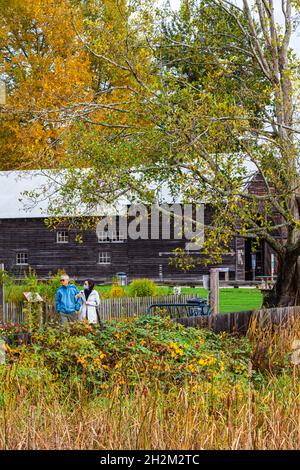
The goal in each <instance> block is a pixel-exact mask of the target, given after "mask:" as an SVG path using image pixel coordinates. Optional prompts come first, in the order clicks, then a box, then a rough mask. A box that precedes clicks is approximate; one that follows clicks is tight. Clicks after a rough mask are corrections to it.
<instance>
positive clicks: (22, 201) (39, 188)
mask: <svg viewBox="0 0 300 470" xmlns="http://www.w3.org/2000/svg"><path fill="white" fill-rule="evenodd" d="M63 177H64V172H63V170H60V171H58V170H56V171H55V170H19V171H0V219H21V218H46V217H49V216H50V215H51V213H50V210H49V204H51V201H53V200H55V199H57V197H58V196H57V194H58V188H59V183H60V180H62V179H63ZM162 193H163V199H164V201H170V203H172V202H174V201H172V200H171V199H170V197H168V194H167V191H166V190H164V189H163V190H162ZM36 194H38V197H35V196H36ZM129 203H130V201H129V200H128V198H126V196H124V197H123V198H122V199H120V200H119V201H118V203H117V204H116V205H114V207H112V206H111V207H109V206H107V205H104V204H102V205H99V207H98V208H97V209H96V210H94V212H92V213H91V212H89V213H88V214H87V212H86V208H85V207H80V205H78V206H77V210H78V212H77V213H76V214H68V213H64V214H61V215H64V216H67V215H69V216H70V215H73V216H76V215H77V216H78V215H103V214H107V213H112V212H114V213H116V208H118V209H119V210H120V211H121V209H122V208H124V207H125V206H126V204H129ZM109 211H112V212H109Z"/></svg>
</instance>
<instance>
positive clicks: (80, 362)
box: [77, 356, 86, 366]
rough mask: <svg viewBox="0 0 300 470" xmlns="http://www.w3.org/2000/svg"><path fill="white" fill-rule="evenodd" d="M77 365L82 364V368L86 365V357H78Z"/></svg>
mask: <svg viewBox="0 0 300 470" xmlns="http://www.w3.org/2000/svg"><path fill="white" fill-rule="evenodd" d="M77 364H82V365H83V366H85V365H86V356H78V358H77Z"/></svg>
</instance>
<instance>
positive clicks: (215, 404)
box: [0, 322, 300, 450]
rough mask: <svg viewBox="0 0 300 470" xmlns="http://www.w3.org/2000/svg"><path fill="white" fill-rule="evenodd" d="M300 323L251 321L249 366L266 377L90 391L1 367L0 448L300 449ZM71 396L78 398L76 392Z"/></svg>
mask: <svg viewBox="0 0 300 470" xmlns="http://www.w3.org/2000/svg"><path fill="white" fill-rule="evenodd" d="M299 325H300V322H294V324H289V325H286V326H285V328H279V327H278V328H277V327H275V328H274V329H273V330H271V329H270V327H268V326H267V325H265V326H264V327H261V328H260V327H258V325H256V324H253V325H252V327H251V329H250V332H249V335H250V337H251V340H252V341H253V343H254V355H253V367H259V368H260V369H261V370H264V372H265V374H266V376H267V380H266V381H265V383H264V385H261V386H257V385H254V384H253V381H252V379H251V365H250V366H249V374H248V380H246V382H245V383H244V385H243V386H242V385H241V383H239V382H237V383H235V384H232V383H230V382H229V381H228V383H227V382H226V377H224V380H223V381H222V382H221V383H220V382H218V383H215V384H214V383H212V382H205V381H200V382H199V381H198V382H197V380H195V378H193V379H190V381H187V382H185V383H184V384H182V385H180V386H175V385H169V386H168V388H164V385H163V384H159V383H158V382H155V381H152V382H148V383H141V384H140V385H139V386H137V387H135V388H134V389H133V390H132V391H131V392H129V391H128V390H127V391H126V385H114V384H110V385H107V388H104V389H102V391H101V393H100V394H99V395H98V396H93V397H91V396H89V395H88V393H87V391H86V389H84V388H83V387H82V385H81V384H80V382H76V381H74V382H73V383H71V384H70V388H69V393H68V394H65V393H62V391H61V389H60V387H59V385H58V384H57V383H52V382H51V381H50V382H49V381H47V377H45V378H44V379H38V380H28V381H27V382H26V380H24V378H23V379H22V378H20V377H19V376H18V375H17V374H16V370H17V369H16V368H17V367H18V365H16V364H13V365H11V366H5V368H6V369H5V373H4V374H2V378H3V381H2V383H1V384H0V448H1V449H100V450H101V449H103V450H104V449H105V450H109V449H116V450H117V449H162V450H163V449H166V450H169V449H182V450H184V449H189V450H193V449H299V447H300V389H299V383H300V382H299V370H298V367H299V366H294V369H292V368H290V367H289V368H286V369H284V364H285V361H286V357H287V353H288V352H289V351H290V347H291V343H292V341H293V340H294V339H299V331H300V328H299ZM74 397H76V398H74Z"/></svg>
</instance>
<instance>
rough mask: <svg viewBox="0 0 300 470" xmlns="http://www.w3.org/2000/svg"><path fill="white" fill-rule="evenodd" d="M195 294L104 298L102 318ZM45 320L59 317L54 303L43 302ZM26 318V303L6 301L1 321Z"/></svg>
mask: <svg viewBox="0 0 300 470" xmlns="http://www.w3.org/2000/svg"><path fill="white" fill-rule="evenodd" d="M193 297H194V295H193V294H181V295H164V296H155V297H154V296H149V297H135V298H131V297H124V298H119V299H103V300H101V304H100V318H101V319H102V320H104V321H110V320H114V319H118V318H131V317H137V316H142V315H145V313H146V311H147V308H148V307H149V306H150V305H151V304H156V303H186V301H187V300H188V299H191V298H193ZM43 310H44V322H45V323H48V322H49V321H51V319H55V318H57V315H56V313H55V307H54V305H53V304H47V303H44V304H43ZM25 320H26V314H25V312H24V305H22V304H21V303H20V304H16V303H6V305H5V312H4V313H3V311H0V322H1V323H8V322H10V323H21V322H24V321H25Z"/></svg>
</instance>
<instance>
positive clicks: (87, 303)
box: [78, 279, 100, 323]
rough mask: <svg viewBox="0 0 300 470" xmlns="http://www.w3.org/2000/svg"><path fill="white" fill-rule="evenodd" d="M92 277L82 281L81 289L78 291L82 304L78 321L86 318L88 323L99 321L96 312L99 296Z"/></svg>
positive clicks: (97, 310)
mask: <svg viewBox="0 0 300 470" xmlns="http://www.w3.org/2000/svg"><path fill="white" fill-rule="evenodd" d="M94 287H95V282H94V281H93V279H87V280H86V281H85V282H84V285H83V290H82V291H81V292H79V294H78V297H79V296H80V298H81V300H82V305H81V309H80V313H79V321H84V320H87V321H88V322H89V323H99V320H100V319H99V318H98V312H99V305H100V297H99V294H98V292H97V291H96V289H95V288H94Z"/></svg>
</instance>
